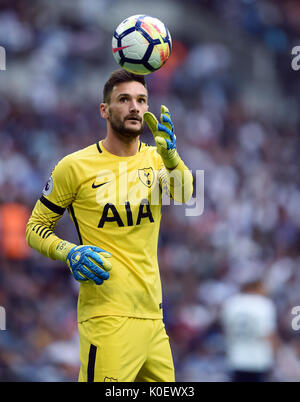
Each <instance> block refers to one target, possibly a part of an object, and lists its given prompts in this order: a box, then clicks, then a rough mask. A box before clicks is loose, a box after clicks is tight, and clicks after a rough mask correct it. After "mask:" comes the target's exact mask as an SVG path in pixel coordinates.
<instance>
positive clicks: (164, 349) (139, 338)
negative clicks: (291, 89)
mask: <svg viewBox="0 0 300 402" xmlns="http://www.w3.org/2000/svg"><path fill="white" fill-rule="evenodd" d="M78 329H79V337H80V343H79V354H80V360H81V368H80V373H79V379H78V380H79V381H80V382H174V381H175V378H174V367H173V358H172V354H171V349H170V344H169V337H168V336H167V334H166V331H165V326H164V323H163V321H162V320H148V319H140V318H132V317H96V318H92V319H90V320H87V321H84V322H82V323H79V324H78Z"/></svg>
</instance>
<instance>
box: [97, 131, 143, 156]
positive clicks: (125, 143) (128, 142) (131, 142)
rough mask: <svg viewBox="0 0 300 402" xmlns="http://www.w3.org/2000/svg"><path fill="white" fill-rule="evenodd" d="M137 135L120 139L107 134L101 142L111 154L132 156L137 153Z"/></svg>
mask: <svg viewBox="0 0 300 402" xmlns="http://www.w3.org/2000/svg"><path fill="white" fill-rule="evenodd" d="M139 138H140V137H139V136H138V137H135V138H128V139H122V138H119V137H117V136H115V135H107V136H106V137H105V139H104V140H103V142H102V145H103V146H104V148H105V149H106V150H107V151H108V152H110V153H111V154H113V155H117V156H133V155H135V154H136V153H137V150H138V146H139Z"/></svg>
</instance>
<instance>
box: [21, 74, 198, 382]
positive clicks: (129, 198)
mask: <svg viewBox="0 0 300 402" xmlns="http://www.w3.org/2000/svg"><path fill="white" fill-rule="evenodd" d="M100 114H101V117H102V118H104V119H105V120H106V125H107V133H106V137H105V138H104V140H100V141H98V142H97V143H96V144H93V145H90V146H88V147H86V148H84V149H81V150H79V151H77V152H74V153H72V154H69V155H67V156H65V157H64V158H63V159H61V160H60V161H59V162H58V163H57V165H56V166H55V168H54V169H53V171H52V173H51V175H50V178H49V180H48V182H47V184H46V186H45V187H44V189H43V192H42V195H41V197H40V198H39V200H38V201H37V203H36V205H35V207H34V209H33V211H32V214H31V217H30V219H29V222H28V224H27V230H26V239H27V242H28V244H29V245H30V246H31V247H33V248H34V249H36V250H37V251H39V252H40V253H42V254H43V255H44V256H46V257H49V258H51V259H53V260H60V261H63V262H65V263H66V264H67V265H68V266H69V268H70V270H71V273H72V274H73V276H74V278H75V279H76V280H77V281H79V283H80V289H79V297H78V306H77V315H78V329H79V337H80V343H79V355H80V361H81V367H80V373H79V381H89V382H92V381H126V382H128V381H168V382H169V381H174V380H175V376H174V366H173V359H172V353H171V349H170V344H169V338H168V336H167V334H166V330H165V327H164V323H163V306H162V289H161V281H160V274H159V266H158V261H157V243H158V234H159V226H160V220H161V201H162V194H163V190H164V189H165V190H166V191H167V193H168V194H169V196H170V197H172V198H174V199H175V200H176V201H180V202H186V201H188V200H189V198H190V197H191V195H192V191H193V185H192V175H191V173H190V171H189V170H188V168H187V167H186V166H185V164H184V162H183V161H182V160H181V159H180V157H179V155H178V153H177V150H176V141H175V140H176V138H175V134H174V125H173V122H172V119H171V115H170V113H169V111H168V109H167V108H166V107H165V106H162V107H161V118H160V122H158V121H157V119H156V117H155V116H154V115H153V114H152V113H150V112H149V111H148V90H147V87H146V83H145V79H144V77H143V76H137V75H134V74H131V73H128V72H126V71H125V70H117V71H115V72H114V73H112V74H111V76H110V78H109V80H108V81H107V82H106V83H105V86H104V89H103V102H102V103H101V105H100ZM145 122H146V124H147V125H148V126H149V128H150V130H151V132H152V133H153V136H154V139H155V143H156V146H150V145H148V144H145V143H143V142H141V140H140V136H141V135H142V133H143V131H144V123H145ZM124 180H125V183H126V185H122V183H124ZM155 191H158V193H159V202H157V203H153V202H151V200H152V194H153V193H154V192H155ZM65 209H67V210H68V213H69V215H70V218H71V219H72V221H73V223H74V226H75V228H76V231H77V235H78V244H74V243H71V242H69V241H67V240H64V239H61V238H59V237H58V236H57V235H56V234H55V232H54V230H55V226H56V224H57V222H58V221H59V219H60V218H61V216H62V215H63V213H64V211H65Z"/></svg>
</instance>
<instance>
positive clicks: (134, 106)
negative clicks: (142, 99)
mask: <svg viewBox="0 0 300 402" xmlns="http://www.w3.org/2000/svg"><path fill="white" fill-rule="evenodd" d="M129 111H130V113H139V111H140V110H139V106H138V103H137V102H136V101H135V100H132V101H131V103H130V107H129Z"/></svg>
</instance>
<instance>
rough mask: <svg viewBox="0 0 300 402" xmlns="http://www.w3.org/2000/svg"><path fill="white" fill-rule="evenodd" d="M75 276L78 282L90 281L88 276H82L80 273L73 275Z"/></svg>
mask: <svg viewBox="0 0 300 402" xmlns="http://www.w3.org/2000/svg"><path fill="white" fill-rule="evenodd" d="M73 275H74V278H75V279H76V280H77V281H80V282H84V281H88V279H89V278H87V277H86V276H84V275H82V274H81V273H80V272H78V271H75V272H74V273H73Z"/></svg>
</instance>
